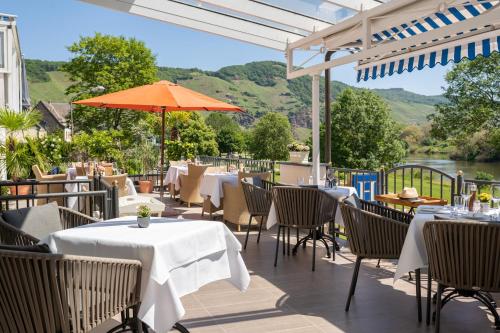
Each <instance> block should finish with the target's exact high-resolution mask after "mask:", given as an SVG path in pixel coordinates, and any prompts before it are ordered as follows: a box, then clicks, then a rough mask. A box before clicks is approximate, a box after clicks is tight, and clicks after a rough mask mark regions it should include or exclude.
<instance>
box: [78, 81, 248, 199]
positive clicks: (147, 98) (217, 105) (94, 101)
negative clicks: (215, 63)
mask: <svg viewBox="0 0 500 333" xmlns="http://www.w3.org/2000/svg"><path fill="white" fill-rule="evenodd" d="M73 103H74V104H80V105H87V106H94V107H101V108H110V109H131V110H139V111H148V112H160V113H161V118H162V123H161V124H162V126H161V130H162V133H161V148H160V150H161V152H160V153H161V168H160V169H161V170H160V197H161V198H163V165H164V149H165V113H166V112H175V111H233V112H242V111H243V110H242V109H241V108H239V107H238V106H234V105H231V104H228V103H224V102H221V101H218V100H216V99H215V98H212V97H208V96H205V95H203V94H200V93H198V92H196V91H193V90H190V89H187V88H184V87H182V86H179V85H178V84H175V83H172V82H169V81H165V80H164V81H159V82H156V83H153V84H147V85H144V86H140V87H135V88H130V89H125V90H121V91H117V92H114V93H110V94H106V95H101V96H97V97H93V98H89V99H83V100H80V101H75V102H73Z"/></svg>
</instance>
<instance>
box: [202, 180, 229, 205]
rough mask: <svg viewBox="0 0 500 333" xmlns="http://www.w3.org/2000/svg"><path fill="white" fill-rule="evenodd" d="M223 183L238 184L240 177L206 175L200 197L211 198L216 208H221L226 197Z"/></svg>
mask: <svg viewBox="0 0 500 333" xmlns="http://www.w3.org/2000/svg"><path fill="white" fill-rule="evenodd" d="M223 183H231V184H233V185H236V184H238V175H237V174H233V173H205V174H204V175H203V179H202V180H201V184H200V195H201V196H202V197H203V198H205V199H206V198H210V201H211V202H212V203H213V204H214V206H215V207H220V203H221V199H222V198H223V197H224V190H223V188H222V184H223Z"/></svg>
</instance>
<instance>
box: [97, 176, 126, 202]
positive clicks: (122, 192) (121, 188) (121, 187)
mask: <svg viewBox="0 0 500 333" xmlns="http://www.w3.org/2000/svg"><path fill="white" fill-rule="evenodd" d="M127 177H128V174H126V173H123V174H121V175H111V176H101V179H102V180H104V181H105V182H106V183H108V184H109V185H110V186H111V185H113V184H114V182H115V181H116V184H117V186H118V196H119V197H124V196H127V195H128V191H129V189H128V186H127Z"/></svg>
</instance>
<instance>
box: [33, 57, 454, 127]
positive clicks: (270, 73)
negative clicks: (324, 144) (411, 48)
mask: <svg viewBox="0 0 500 333" xmlns="http://www.w3.org/2000/svg"><path fill="white" fill-rule="evenodd" d="M61 64H63V62H51V61H40V60H27V72H28V82H29V87H30V95H31V99H32V101H33V102H36V101H39V100H45V101H48V100H50V101H54V102H61V101H68V100H69V98H68V96H66V95H65V94H64V91H65V89H66V87H67V86H68V85H69V84H70V82H69V80H68V78H67V77H66V75H65V74H64V73H63V72H61V71H59V70H58V69H59V66H60V65H61ZM158 77H159V78H160V79H165V80H170V81H173V82H178V83H179V84H182V85H184V86H186V87H188V88H191V89H193V90H197V91H200V92H202V93H204V94H207V95H209V96H212V97H214V98H218V99H221V100H224V101H227V102H229V103H234V104H237V105H239V106H241V107H243V108H244V109H245V110H246V111H247V112H246V113H244V114H238V115H235V117H237V119H238V121H239V122H240V124H242V125H243V126H249V125H251V124H252V123H253V121H254V120H255V119H256V118H259V117H261V116H262V115H264V114H265V113H267V112H270V111H278V112H281V113H284V114H286V115H287V116H288V118H289V119H290V121H291V122H292V125H293V126H294V128H297V131H296V135H297V136H302V135H301V134H300V133H303V132H304V131H303V130H301V129H300V128H310V126H311V124H310V117H309V114H310V108H311V107H310V104H311V79H310V78H309V77H301V78H298V79H294V80H287V79H286V67H285V64H283V63H280V62H274V61H261V62H252V63H248V64H246V65H236V66H228V67H224V68H221V69H219V70H218V71H215V72H209V71H203V70H200V69H197V68H191V69H185V68H170V67H158ZM321 85H322V86H321V90H320V91H321V95H322V96H323V94H324V87H323V85H324V83H323V82H321ZM347 87H349V86H348V85H347V84H345V83H342V82H339V81H333V82H332V89H331V91H332V97H333V98H335V96H337V95H338V93H340V91H342V90H343V89H345V88H347ZM352 88H354V87H352ZM354 89H357V88H354ZM374 92H376V93H377V94H379V95H380V96H381V97H383V98H384V99H385V100H386V101H387V103H388V104H389V106H390V107H391V109H392V115H393V118H394V119H395V120H396V121H398V122H400V123H403V124H409V123H422V122H425V120H426V116H427V115H428V114H430V113H432V112H433V110H434V105H435V104H438V103H443V102H445V99H444V98H443V97H442V96H423V95H419V94H415V93H412V92H408V91H405V90H404V89H376V90H374Z"/></svg>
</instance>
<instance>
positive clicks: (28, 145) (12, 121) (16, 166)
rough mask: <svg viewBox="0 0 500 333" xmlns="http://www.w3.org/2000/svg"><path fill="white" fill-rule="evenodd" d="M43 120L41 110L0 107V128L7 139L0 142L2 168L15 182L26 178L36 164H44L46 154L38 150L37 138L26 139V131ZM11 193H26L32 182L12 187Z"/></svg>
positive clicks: (42, 165)
mask: <svg viewBox="0 0 500 333" xmlns="http://www.w3.org/2000/svg"><path fill="white" fill-rule="evenodd" d="M40 120H41V114H40V112H38V111H36V110H28V111H21V112H16V111H14V110H10V109H0V127H3V128H4V129H5V130H6V139H5V142H4V143H1V144H0V154H1V155H3V156H4V158H3V159H1V160H0V163H1V167H2V169H3V170H5V171H6V172H7V176H8V177H9V178H10V179H11V180H13V181H14V182H17V181H22V180H25V179H27V178H28V177H29V176H30V175H31V169H32V166H33V165H34V164H38V165H39V166H40V167H41V168H44V167H45V164H46V163H45V159H44V157H43V154H41V153H40V152H39V149H38V145H37V141H35V140H34V139H32V138H25V135H24V134H25V131H27V130H29V129H30V128H33V127H35V126H36V125H37V124H38V123H39V122H40ZM10 191H11V195H26V194H29V193H30V191H31V185H18V186H11V188H10Z"/></svg>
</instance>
